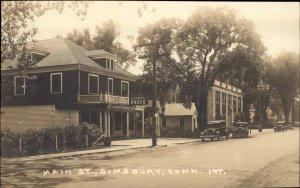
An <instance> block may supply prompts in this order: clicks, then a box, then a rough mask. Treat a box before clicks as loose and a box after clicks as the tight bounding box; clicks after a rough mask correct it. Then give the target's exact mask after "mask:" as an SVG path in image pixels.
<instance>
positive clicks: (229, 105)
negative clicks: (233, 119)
mask: <svg viewBox="0 0 300 188" xmlns="http://www.w3.org/2000/svg"><path fill="white" fill-rule="evenodd" d="M231 104H232V95H228V114H231V108H232V107H231Z"/></svg>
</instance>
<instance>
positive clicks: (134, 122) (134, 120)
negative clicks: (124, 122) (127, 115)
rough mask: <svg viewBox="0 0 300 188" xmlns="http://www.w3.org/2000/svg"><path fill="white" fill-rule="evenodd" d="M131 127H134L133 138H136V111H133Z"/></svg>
mask: <svg viewBox="0 0 300 188" xmlns="http://www.w3.org/2000/svg"><path fill="white" fill-rule="evenodd" d="M133 127H134V133H135V134H134V135H135V136H137V135H136V133H137V120H136V111H135V110H134V111H133Z"/></svg>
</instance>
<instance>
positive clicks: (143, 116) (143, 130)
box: [142, 109, 145, 137]
mask: <svg viewBox="0 0 300 188" xmlns="http://www.w3.org/2000/svg"><path fill="white" fill-rule="evenodd" d="M144 112H145V109H143V111H142V137H145V124H144V121H145V114H144Z"/></svg>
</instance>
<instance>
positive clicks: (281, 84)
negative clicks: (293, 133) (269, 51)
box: [266, 51, 300, 122]
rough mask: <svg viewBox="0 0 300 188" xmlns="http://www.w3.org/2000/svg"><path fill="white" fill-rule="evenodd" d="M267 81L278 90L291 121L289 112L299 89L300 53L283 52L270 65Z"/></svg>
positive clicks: (286, 119)
mask: <svg viewBox="0 0 300 188" xmlns="http://www.w3.org/2000/svg"><path fill="white" fill-rule="evenodd" d="M267 66H268V71H267V72H266V75H267V78H268V79H267V82H268V83H269V84H270V85H271V86H272V87H274V88H275V89H276V90H277V93H278V95H279V97H280V99H281V105H282V110H283V112H284V116H285V121H286V122H289V112H290V109H291V106H292V103H293V101H294V98H295V97H296V96H297V91H298V90H299V88H300V87H299V84H300V82H299V71H300V64H299V54H297V53H294V52H285V51H283V52H281V54H280V55H279V56H277V57H276V58H274V59H273V60H272V61H271V63H269V64H268V65H267Z"/></svg>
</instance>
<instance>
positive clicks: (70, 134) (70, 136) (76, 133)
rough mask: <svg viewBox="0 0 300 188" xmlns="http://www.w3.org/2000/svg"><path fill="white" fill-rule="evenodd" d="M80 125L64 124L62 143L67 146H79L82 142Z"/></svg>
mask: <svg viewBox="0 0 300 188" xmlns="http://www.w3.org/2000/svg"><path fill="white" fill-rule="evenodd" d="M81 131H82V126H74V125H70V126H66V127H65V128H64V130H63V135H64V144H65V146H66V147H68V148H80V147H82V146H83V144H82V142H83V139H84V138H82V133H81Z"/></svg>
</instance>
